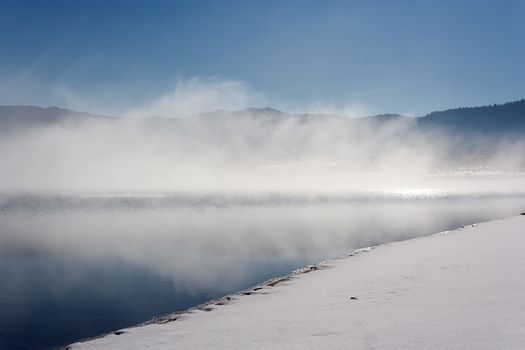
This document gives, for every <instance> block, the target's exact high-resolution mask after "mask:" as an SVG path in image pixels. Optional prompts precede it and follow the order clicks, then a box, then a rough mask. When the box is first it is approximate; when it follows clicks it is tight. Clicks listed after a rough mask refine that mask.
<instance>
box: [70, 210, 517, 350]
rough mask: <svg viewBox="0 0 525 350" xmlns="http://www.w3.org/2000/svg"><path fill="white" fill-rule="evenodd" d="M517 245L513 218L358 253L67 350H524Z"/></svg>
mask: <svg viewBox="0 0 525 350" xmlns="http://www.w3.org/2000/svg"><path fill="white" fill-rule="evenodd" d="M524 247H525V216H519V217H513V218H510V219H506V220H499V221H492V222H487V223H483V224H478V225H472V226H469V227H465V228H463V229H459V230H456V231H452V232H449V233H446V232H445V233H442V234H435V235H432V236H430V237H424V238H417V239H412V240H408V241H403V242H397V243H392V244H387V245H382V246H378V247H376V248H375V249H368V250H367V249H364V250H360V251H359V252H357V254H356V253H354V254H351V255H349V256H347V257H344V258H340V259H336V260H333V261H330V262H325V263H321V264H320V266H319V270H320V271H316V269H315V268H310V269H306V270H305V271H307V272H309V273H301V274H296V275H294V276H292V277H291V278H284V279H282V280H279V279H277V280H275V281H273V282H272V283H269V284H267V285H266V286H264V287H262V288H260V287H259V288H254V289H253V290H251V291H249V292H245V293H244V295H243V294H240V295H235V296H231V297H229V299H227V298H224V299H222V300H219V301H215V302H213V303H211V304H209V305H207V306H205V307H201V308H200V310H199V309H194V310H192V311H190V312H187V313H183V314H180V315H172V316H171V317H167V318H164V319H161V320H158V321H157V323H154V324H148V325H145V326H141V327H135V328H128V329H123V330H121V331H119V332H115V333H114V334H111V335H107V336H105V337H102V338H99V339H95V340H91V341H88V342H84V343H76V344H73V345H71V346H70V348H72V349H192V350H198V349H269V348H273V349H523V348H525V297H524V291H525V278H523V276H524V272H525V250H524ZM172 320H173V321H172ZM159 322H164V323H159ZM117 334H118V335H117Z"/></svg>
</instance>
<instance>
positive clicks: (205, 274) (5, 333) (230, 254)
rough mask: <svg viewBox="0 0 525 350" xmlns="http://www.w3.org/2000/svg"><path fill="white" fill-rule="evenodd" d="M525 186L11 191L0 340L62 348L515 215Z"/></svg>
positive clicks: (0, 247)
mask: <svg viewBox="0 0 525 350" xmlns="http://www.w3.org/2000/svg"><path fill="white" fill-rule="evenodd" d="M524 208H525V195H523V194H514V195H508V194H506V195H502V194H500V195H496V194H483V195H479V194H472V193H470V194H460V193H455V194H451V193H441V192H432V191H425V190H419V189H418V190H412V191H409V190H404V191H400V192H395V191H394V192H388V193H386V192H383V193H379V192H375V193H353V194H319V195H308V196H305V195H283V194H266V195H233V194H231V195H226V194H170V195H158V194H157V195H147V194H140V195H103V196H102V195H100V196H30V195H23V196H22V195H17V196H9V195H4V196H2V197H0V278H1V280H2V288H0V348H2V349H37V348H42V349H43V348H53V347H56V346H59V345H64V344H67V343H70V342H73V341H75V340H78V339H81V338H85V337H90V336H95V335H98V334H100V333H103V332H107V331H111V330H114V329H118V328H120V327H124V326H129V325H133V324H136V323H139V322H142V321H146V320H148V319H149V318H151V317H153V316H156V315H161V314H165V313H169V312H173V311H178V310H183V309H186V308H188V307H191V306H193V305H196V304H199V303H201V302H204V301H206V300H209V299H212V298H216V297H219V296H222V295H224V294H227V293H231V292H233V291H237V290H240V289H244V288H247V287H249V286H251V285H253V284H256V283H258V282H261V281H263V280H266V279H269V278H271V277H272V276H275V275H282V274H287V273H289V272H291V271H292V270H294V269H295V268H298V267H301V266H304V265H307V264H310V263H315V262H317V261H319V260H323V259H327V258H330V257H335V256H337V255H341V254H343V253H346V252H349V251H351V250H354V249H357V248H360V247H364V246H369V245H376V244H380V243H386V242H390V241H394V240H401V239H406V238H410V237H415V236H419V235H426V234H429V233H433V232H438V231H443V230H447V229H451V228H456V227H459V226H462V225H465V224H469V223H474V222H479V221H484V220H489V219H493V218H499V217H505V216H510V215H515V214H517V213H518V212H520V211H523V209H524Z"/></svg>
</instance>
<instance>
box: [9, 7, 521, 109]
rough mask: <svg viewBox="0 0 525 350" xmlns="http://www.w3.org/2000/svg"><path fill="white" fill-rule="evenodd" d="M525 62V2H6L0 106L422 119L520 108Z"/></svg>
mask: <svg viewBox="0 0 525 350" xmlns="http://www.w3.org/2000/svg"><path fill="white" fill-rule="evenodd" d="M524 63H525V1H513V0H505V1H497V0H492V1H487V0H473V1H460V0H450V1H447V0H439V1H430V0H428V1H421V0H414V1H410V0H400V1H373V0H368V1H366V0H363V1H308V0H297V1H294V0H291V1H285V0H281V1H272V0H264V1H250V0H242V1H233V0H232V1H218V0H217V1H195V0H194V1H145V0H144V1H133V0H122V1H111V0H75V1H69V0H64V1H54V0H47V1H39V0H35V1H29V0H12V1H10V0H0V104H35V105H43V106H48V105H59V106H66V107H70V108H75V109H84V110H89V111H92V112H107V113H119V112H122V111H126V110H128V109H132V108H139V107H137V106H144V105H146V106H150V107H151V105H155V106H157V107H158V106H159V103H160V104H162V103H164V105H163V106H164V107H165V108H169V107H166V106H167V105H169V104H166V101H165V97H166V96H172V97H173V93H174V91H175V92H176V91H178V92H176V93H175V95H176V96H178V98H179V100H176V101H179V102H180V101H181V100H180V99H184V98H186V97H187V96H186V95H184V93H182V95H181V91H186V93H187V91H188V90H191V91H193V92H194V90H199V89H204V90H206V89H208V90H206V91H207V92H206V93H205V95H206V94H208V95H206V96H209V94H210V89H211V91H212V92H211V93H213V89H215V88H217V86H219V87H218V89H222V90H228V89H230V90H232V89H233V90H232V91H230V90H228V91H226V92H224V91H222V90H221V91H222V92H220V93H219V94H218V95H217V96H215V98H216V99H217V100H221V101H226V100H229V101H231V100H234V99H235V98H237V100H239V99H240V100H241V102H239V101H237V103H233V102H232V103H228V102H224V103H223V104H222V105H221V104H220V103H219V104H218V107H226V108H227V107H232V108H236V107H243V106H244V105H249V104H255V105H260V106H263V105H271V106H274V107H278V108H283V109H288V110H292V111H299V110H305V111H310V110H318V109H322V108H324V107H326V109H328V110H329V111H343V110H344V109H345V108H348V109H350V110H357V111H363V113H364V112H367V113H368V112H370V113H381V112H397V113H412V114H415V115H420V114H424V113H426V112H430V111H432V110H435V109H444V108H449V107H455V106H467V105H482V104H489V103H499V102H505V101H509V100H514V99H518V98H523V97H525V65H524ZM170 94H172V95H170ZM224 94H225V95H227V97H225V98H223V95H224ZM190 95H191V94H190ZM181 96H183V97H181ZM239 96H240V97H239ZM163 97H164V100H163ZM191 97H192V98H193V99H194V100H195V99H202V95H198V97H195V96H194V95H191ZM159 100H160V102H159ZM208 102H209V101H208ZM148 104H149V105H148ZM157 107H155V108H157ZM208 107H209V108H213V107H216V103H215V102H213V101H212V102H210V103H208V104H205V107H203V108H208ZM155 108H153V109H152V112H151V113H156V112H155V111H157V110H159V109H158V108H157V109H155ZM139 109H140V108H139ZM161 114H162V113H161ZM349 114H351V112H349Z"/></svg>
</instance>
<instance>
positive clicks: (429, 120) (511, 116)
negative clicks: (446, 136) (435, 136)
mask: <svg viewBox="0 0 525 350" xmlns="http://www.w3.org/2000/svg"><path fill="white" fill-rule="evenodd" d="M418 124H419V125H420V126H422V127H424V128H431V127H445V128H448V129H449V130H451V131H454V132H459V133H466V132H467V133H468V132H479V133H489V134H497V133H510V134H518V135H519V136H525V134H523V133H524V132H525V99H522V100H519V101H514V102H508V103H505V104H501V105H496V104H494V105H490V106H483V107H464V108H455V109H448V110H445V111H437V112H432V113H430V114H427V115H426V116H424V117H423V118H419V119H418Z"/></svg>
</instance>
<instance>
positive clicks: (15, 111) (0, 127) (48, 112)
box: [0, 106, 114, 133]
mask: <svg viewBox="0 0 525 350" xmlns="http://www.w3.org/2000/svg"><path fill="white" fill-rule="evenodd" d="M93 119H95V120H113V119H114V118H112V117H106V116H98V115H93V114H89V113H84V112H76V111H72V110H69V109H64V108H58V107H48V108H42V107H35V106H0V133H1V132H4V133H5V132H9V131H18V130H24V129H28V128H35V127H42V126H48V125H53V124H65V125H77V124H79V123H81V122H83V121H86V120H93Z"/></svg>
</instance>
